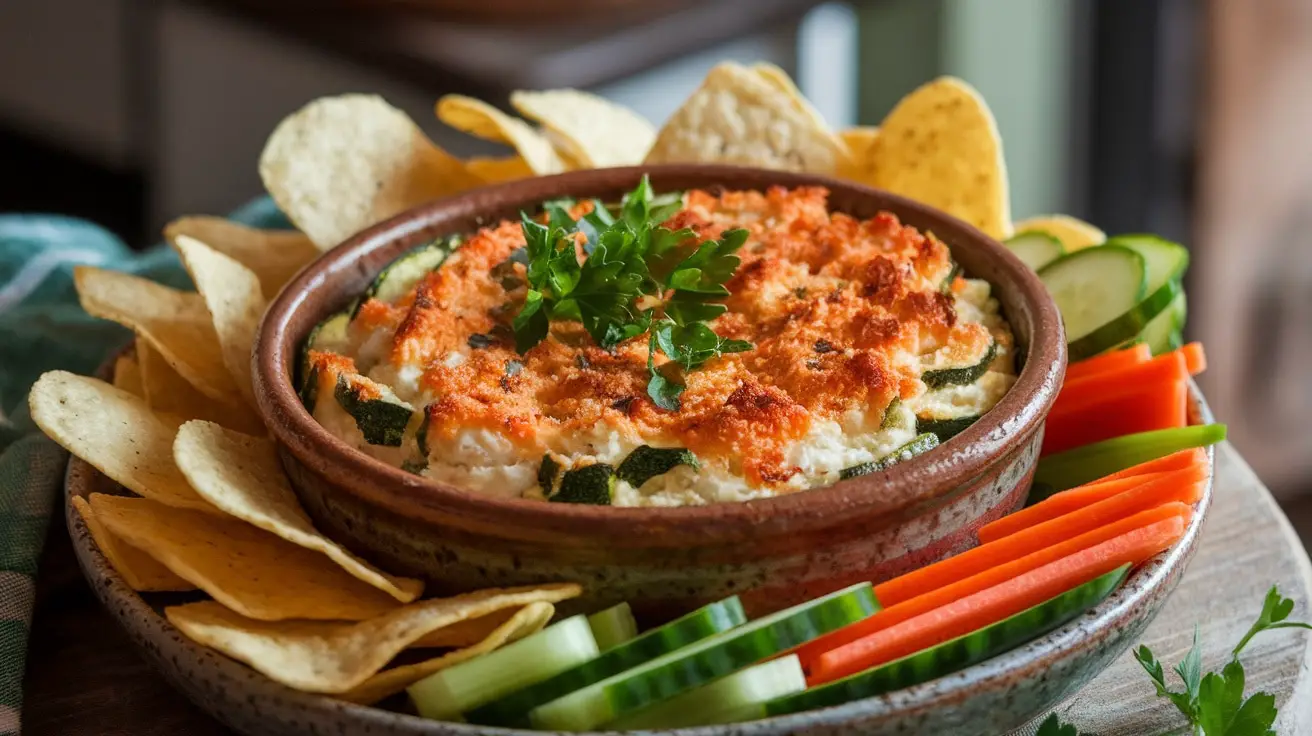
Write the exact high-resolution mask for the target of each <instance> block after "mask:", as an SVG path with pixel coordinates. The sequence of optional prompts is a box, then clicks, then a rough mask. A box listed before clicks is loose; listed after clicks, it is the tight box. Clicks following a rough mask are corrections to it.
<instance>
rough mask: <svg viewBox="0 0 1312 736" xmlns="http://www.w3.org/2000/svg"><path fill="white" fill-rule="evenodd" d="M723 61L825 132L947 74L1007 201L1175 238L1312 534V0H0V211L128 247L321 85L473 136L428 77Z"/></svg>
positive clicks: (1244, 427)
mask: <svg viewBox="0 0 1312 736" xmlns="http://www.w3.org/2000/svg"><path fill="white" fill-rule="evenodd" d="M557 7H563V8H565V9H566V10H565V11H563V12H562V11H558V10H556V9H555V8H557ZM725 59H733V60H739V61H755V60H766V61H771V62H774V63H776V64H778V65H780V66H782V67H784V68H785V69H787V70H789V71H790V72H791V73H792V74H793V75H794V77H795V78H796V79H797V81H798V83H799V85H800V86H801V88H802V90H803V91H804V92H805V93H806V95H807V96H808V97H810V99H811V100H812V101H813V102H814V103H815V105H816V106H817V107H818V108H819V109H820V110H821V111H822V112H823V113H824V114H825V116H826V117H827V118H828V120H829V122H830V124H831V125H832V126H833V127H835V128H841V127H845V126H849V125H854V124H870V125H873V124H878V122H879V121H880V119H881V118H882V117H883V115H884V114H885V113H886V112H887V111H888V110H889V109H890V107H891V106H892V104H893V103H894V102H895V101H896V100H897V99H898V98H899V97H901V96H902V95H903V94H905V93H906V92H908V91H910V90H911V89H913V88H914V87H916V86H917V85H919V84H920V83H922V82H924V81H926V80H928V79H930V78H932V77H934V76H935V75H938V74H941V73H950V74H955V75H958V76H960V77H963V78H965V79H966V80H968V81H969V82H971V83H972V84H974V85H975V86H976V87H977V88H979V90H980V91H981V92H982V93H983V95H984V97H985V98H986V99H987V100H988V102H989V104H990V105H991V106H992V108H993V110H994V112H995V114H996V116H997V119H998V124H999V126H1000V128H1001V131H1002V137H1003V140H1004V141H1005V145H1006V157H1007V162H1008V165H1009V168H1010V178H1011V186H1012V206H1013V214H1014V216H1015V217H1016V219H1020V218H1022V217H1025V216H1028V215H1033V214H1040V213H1047V212H1067V213H1070V214H1073V215H1077V216H1079V217H1082V218H1085V219H1087V220H1089V221H1091V222H1093V223H1095V224H1097V225H1099V226H1101V227H1102V228H1103V229H1104V230H1106V231H1107V232H1109V233H1121V232H1131V231H1149V232H1155V233H1159V234H1161V235H1164V236H1166V237H1169V238H1172V239H1175V240H1179V241H1181V242H1184V243H1186V244H1187V245H1188V246H1189V248H1190V251H1191V253H1192V257H1193V260H1192V267H1191V269H1190V271H1189V278H1188V288H1189V294H1190V315H1189V324H1188V333H1189V334H1188V337H1189V338H1191V339H1201V340H1204V341H1205V342H1206V345H1207V350H1208V356H1209V359H1210V362H1211V367H1210V369H1209V371H1208V372H1207V373H1206V374H1204V376H1203V379H1205V380H1204V388H1205V390H1206V391H1207V393H1208V396H1209V398H1210V400H1211V402H1212V405H1213V408H1214V409H1215V410H1216V413H1217V415H1218V417H1219V418H1220V420H1221V421H1224V422H1228V423H1229V425H1230V427H1231V437H1232V438H1233V439H1234V441H1235V443H1236V444H1237V445H1238V447H1239V448H1240V450H1241V451H1242V452H1243V453H1244V455H1245V457H1246V458H1247V459H1248V461H1249V462H1250V463H1251V464H1252V465H1253V466H1254V467H1255V468H1256V470H1257V471H1258V473H1259V474H1260V476H1261V477H1262V478H1263V479H1264V480H1265V481H1266V482H1267V484H1268V485H1270V486H1271V488H1272V489H1273V490H1274V491H1275V492H1276V494H1277V495H1278V497H1279V498H1280V500H1281V502H1282V503H1283V504H1285V506H1286V508H1287V510H1288V511H1289V512H1290V514H1291V516H1292V517H1293V518H1294V520H1295V523H1296V524H1298V525H1300V526H1301V527H1302V528H1303V530H1304V533H1305V535H1308V536H1312V432H1310V431H1309V430H1308V429H1307V427H1306V426H1305V425H1304V424H1303V422H1304V421H1307V419H1308V417H1309V416H1312V369H1310V367H1312V324H1310V323H1312V248H1309V246H1308V243H1309V242H1312V241H1310V240H1309V233H1312V165H1309V164H1312V136H1310V135H1309V134H1308V132H1307V131H1309V130H1312V125H1310V124H1309V121H1310V120H1312V1H1309V0H1243V1H1242V2H1241V1H1240V0H1211V1H1210V2H1208V1H1206V0H987V1H986V0H854V1H852V2H816V1H814V0H571V1H568V2H552V1H550V0H386V1H379V0H350V1H349V2H332V1H330V0H319V1H317V2H311V1H310V0H301V1H300V2H295V1H293V0H278V1H275V0H3V1H2V2H0V172H2V173H3V176H0V211H15V210H26V211H54V212H61V213H67V214H73V215H79V216H82V217H86V218H88V219H91V220H94V221H96V222H98V223H100V224H102V225H105V226H106V227H108V228H110V229H111V230H114V231H115V232H117V233H118V234H120V235H121V236H122V237H124V238H125V239H126V240H128V242H131V243H134V244H143V245H144V244H147V243H150V242H154V241H155V240H157V239H158V232H159V227H160V226H161V225H162V224H163V223H164V222H166V221H167V220H168V219H170V218H172V217H174V216H177V215H180V214H185V213H222V212H226V211H228V210H230V209H232V208H234V207H236V206H238V205H240V204H242V203H243V202H245V201H247V200H249V199H250V198H251V197H252V196H254V195H256V194H257V193H258V192H259V191H260V184H259V179H258V176H257V173H256V165H255V164H256V159H257V157H258V154H259V151H260V148H261V146H262V145H263V142H264V140H265V138H266V136H267V135H268V134H269V132H270V131H271V130H272V128H273V126H274V125H275V124H276V123H277V121H278V120H279V119H281V118H282V117H283V116H284V115H286V114H287V113H289V112H291V111H292V110H294V109H296V108H297V107H299V106H300V105H302V104H304V103H305V102H306V101H308V100H310V99H311V98H313V97H316V96H319V95H324V94H332V93H340V92H350V91H363V92H376V93H379V94H382V95H383V96H384V97H386V98H387V99H388V100H389V101H390V102H392V103H393V104H395V105H397V106H399V107H402V108H404V109H405V110H406V111H407V112H409V113H410V114H411V115H412V116H413V117H414V118H415V119H416V120H417V121H420V122H421V124H422V125H425V127H427V128H428V130H429V133H430V134H431V135H433V137H434V138H435V139H436V140H437V141H438V142H439V143H440V144H441V145H443V146H444V147H446V148H448V149H450V150H452V151H454V152H456V153H458V154H462V155H472V154H477V153H482V152H483V151H482V150H480V145H479V143H478V142H477V141H474V140H473V139H471V138H467V137H464V136H460V135H459V134H457V133H453V132H451V131H449V130H447V129H444V128H442V127H441V126H439V125H438V124H437V121H436V119H435V118H434V117H433V113H432V109H433V102H434V100H435V99H436V98H437V97H438V96H439V95H441V94H445V93H448V92H461V93H465V94H471V95H474V96H477V97H480V98H483V99H486V100H489V101H491V102H493V103H495V104H498V105H501V106H503V107H504V106H505V105H506V102H507V95H508V93H509V92H510V91H511V90H513V89H518V88H528V89H546V88H556V87H580V88H586V89H590V90H593V91H595V92H598V93H600V94H602V95H605V96H607V97H610V98H612V99H615V100H617V101H619V102H622V103H624V104H626V105H629V106H630V107H632V108H634V109H635V110H637V111H639V112H640V113H642V114H644V115H646V116H647V117H648V118H650V119H651V120H653V121H654V122H657V123H659V122H661V121H663V120H664V119H665V118H666V117H667V116H668V115H669V114H670V113H671V112H672V111H673V110H674V109H675V108H676V107H677V106H678V105H679V103H680V102H681V101H682V100H683V99H684V98H685V97H686V96H687V95H688V93H690V92H691V91H692V89H693V88H694V87H695V86H696V85H697V83H698V82H699V81H700V80H701V78H702V76H703V75H704V74H705V72H706V71H707V70H708V69H709V68H710V67H711V66H712V65H713V64H715V63H716V62H718V61H721V60H725Z"/></svg>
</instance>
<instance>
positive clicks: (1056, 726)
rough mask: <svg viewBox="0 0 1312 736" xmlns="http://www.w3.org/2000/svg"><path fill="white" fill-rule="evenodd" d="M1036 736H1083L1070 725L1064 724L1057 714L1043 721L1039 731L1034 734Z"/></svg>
mask: <svg viewBox="0 0 1312 736" xmlns="http://www.w3.org/2000/svg"><path fill="white" fill-rule="evenodd" d="M1034 736H1081V734H1080V732H1079V730H1078V729H1076V728H1075V727H1074V726H1072V725H1071V724H1069V723H1062V722H1061V718H1059V717H1058V716H1057V714H1056V713H1053V714H1051V715H1049V716H1048V717H1047V718H1045V719H1043V723H1040V724H1039V730H1038V731H1035V732H1034Z"/></svg>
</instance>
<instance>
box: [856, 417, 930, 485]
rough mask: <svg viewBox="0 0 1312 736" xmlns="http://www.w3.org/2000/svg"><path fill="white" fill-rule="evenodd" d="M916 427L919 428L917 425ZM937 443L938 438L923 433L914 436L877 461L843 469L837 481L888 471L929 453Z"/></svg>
mask: <svg viewBox="0 0 1312 736" xmlns="http://www.w3.org/2000/svg"><path fill="white" fill-rule="evenodd" d="M917 427H919V425H918V424H917ZM938 442H939V440H938V437H937V436H935V435H933V434H929V433H925V434H919V435H916V437H915V439H913V440H911V441H910V442H908V443H906V444H905V445H902V446H901V447H899V448H897V449H896V450H894V451H892V452H890V453H888V454H887V455H885V456H883V457H881V458H879V459H878V460H875V461H873V462H868V463H861V464H860V465H853V466H852V467H850V468H843V469H842V470H840V471H839V472H838V479H839V480H851V479H853V478H859V477H861V476H863V475H870V474H871V473H878V472H879V471H881V470H888V469H889V468H891V467H893V466H894V465H897V464H898V463H901V462H906V461H907V460H910V459H911V458H913V457H915V456H916V455H919V454H921V453H922V452H929V451H930V450H932V449H934V448H935V447H938Z"/></svg>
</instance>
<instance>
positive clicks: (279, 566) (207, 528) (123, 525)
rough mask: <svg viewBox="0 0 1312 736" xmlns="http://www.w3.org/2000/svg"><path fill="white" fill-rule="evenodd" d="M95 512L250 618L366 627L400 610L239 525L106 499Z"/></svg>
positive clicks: (314, 557)
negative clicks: (336, 622)
mask: <svg viewBox="0 0 1312 736" xmlns="http://www.w3.org/2000/svg"><path fill="white" fill-rule="evenodd" d="M91 510H92V511H93V512H95V515H96V518H98V519H100V521H101V523H102V524H104V525H105V527H106V528H108V529H109V530H110V531H111V532H113V533H114V534H115V536H117V537H118V538H119V539H120V540H122V541H124V542H126V543H128V544H130V545H132V546H133V547H136V548H137V549H139V550H141V551H142V552H145V553H146V554H148V555H150V556H151V557H153V558H155V560H157V561H158V562H160V563H162V564H163V565H164V566H165V567H167V568H169V569H170V570H172V571H173V572H174V573H176V574H177V575H178V576H179V577H181V578H183V579H184V580H187V581H188V582H191V583H192V584H194V585H195V586H196V587H198V588H200V589H201V590H203V591H205V592H206V593H209V594H210V595H211V596H213V597H214V599H215V600H216V601H218V602H219V603H222V604H223V605H224V606H227V607H228V608H230V609H232V610H233V611H235V612H237V613H239V614H241V615H242V616H246V617H248V618H253V619H259V620H262V621H281V620H283V619H292V618H296V619H317V620H325V619H333V620H340V621H362V620H364V619H368V618H373V617H374V616H379V615H381V614H383V613H386V612H388V611H391V610H394V609H395V608H396V607H397V603H396V600H394V599H393V598H391V597H390V596H388V595H387V594H386V593H383V592H382V591H379V590H378V589H376V588H373V587H370V586H369V585H366V584H365V583H362V582H360V581H359V580H356V579H355V578H353V577H351V576H350V575H348V574H347V573H346V572H345V571H344V570H342V568H340V567H338V566H337V565H335V564H333V562H332V561H331V560H329V559H328V558H327V557H324V556H323V555H321V554H319V553H318V552H312V551H310V550H308V549H304V548H301V547H297V546H296V545H294V544H292V543H291V542H287V541H284V540H282V539H279V538H278V537H276V536H274V535H272V534H270V533H268V532H266V531H264V530H263V529H258V528H256V527H255V526H253V525H251V524H248V523H246V522H245V521H242V520H240V519H234V518H231V517H227V516H213V515H209V514H202V513H200V512H197V511H190V510H187V509H177V508H172V507H169V506H165V505H163V504H160V503H158V502H155V501H151V500H150V499H148V498H124V497H120V496H106V495H104V494H100V493H93V494H92V495H91Z"/></svg>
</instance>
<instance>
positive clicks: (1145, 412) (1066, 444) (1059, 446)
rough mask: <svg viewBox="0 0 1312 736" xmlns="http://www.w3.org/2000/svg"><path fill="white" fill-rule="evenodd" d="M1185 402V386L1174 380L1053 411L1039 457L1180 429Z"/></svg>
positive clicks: (1184, 417)
mask: <svg viewBox="0 0 1312 736" xmlns="http://www.w3.org/2000/svg"><path fill="white" fill-rule="evenodd" d="M1188 400H1189V388H1188V385H1187V384H1186V383H1185V382H1184V381H1183V380H1178V381H1174V382H1173V383H1165V384H1144V385H1139V386H1136V387H1134V388H1132V389H1128V390H1125V391H1120V392H1117V393H1114V394H1108V395H1107V396H1105V397H1103V398H1101V399H1100V400H1098V401H1095V402H1093V403H1089V404H1086V405H1084V406H1081V407H1079V408H1077V409H1073V410H1068V411H1058V410H1056V409H1054V410H1053V412H1052V413H1050V414H1049V415H1048V419H1047V422H1046V425H1045V429H1044V434H1043V447H1042V448H1041V454H1042V455H1051V454H1053V453H1056V452H1062V451H1064V450H1069V449H1072V448H1075V447H1080V446H1082V445H1087V444H1091V443H1093V442H1100V441H1102V440H1108V439H1111V438H1113V437H1120V436H1121V435H1127V434H1135V433H1138V432H1149V431H1152V430H1155V429H1169V428H1172V427H1183V426H1184V425H1185V423H1186V420H1187V415H1188Z"/></svg>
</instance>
